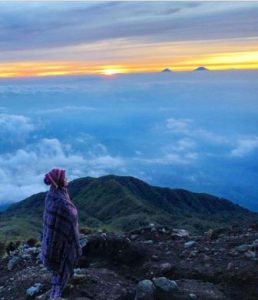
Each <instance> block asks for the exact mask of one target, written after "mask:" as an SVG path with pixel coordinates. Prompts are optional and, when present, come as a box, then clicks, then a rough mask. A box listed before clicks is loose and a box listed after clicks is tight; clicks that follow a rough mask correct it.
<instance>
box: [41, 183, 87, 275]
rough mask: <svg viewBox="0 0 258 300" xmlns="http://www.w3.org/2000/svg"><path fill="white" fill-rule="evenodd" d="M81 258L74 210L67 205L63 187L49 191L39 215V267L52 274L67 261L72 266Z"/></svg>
mask: <svg viewBox="0 0 258 300" xmlns="http://www.w3.org/2000/svg"><path fill="white" fill-rule="evenodd" d="M81 255H82V249H81V246H80V243H79V224H78V213H77V209H76V207H75V205H74V204H73V203H72V202H71V200H70V197H69V194H68V192H67V189H66V188H59V189H57V190H56V191H53V190H50V191H49V192H48V193H47V195H46V198H45V208H44V213H43V233H42V241H41V260H42V262H43V265H44V266H45V267H47V268H48V269H51V270H52V271H55V272H60V271H61V270H63V267H64V264H65V263H67V259H68V260H69V262H70V264H71V265H72V266H73V267H75V266H76V265H77V263H78V261H79V258H80V256H81ZM71 272H73V270H71Z"/></svg>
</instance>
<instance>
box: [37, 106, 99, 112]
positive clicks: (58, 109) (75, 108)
mask: <svg viewBox="0 0 258 300" xmlns="http://www.w3.org/2000/svg"><path fill="white" fill-rule="evenodd" d="M92 110H95V108H94V107H90V106H72V105H71V106H69V105H68V106H61V107H56V108H49V109H45V110H40V111H39V112H38V113H39V114H48V113H64V112H77V111H78V112H84V111H92Z"/></svg>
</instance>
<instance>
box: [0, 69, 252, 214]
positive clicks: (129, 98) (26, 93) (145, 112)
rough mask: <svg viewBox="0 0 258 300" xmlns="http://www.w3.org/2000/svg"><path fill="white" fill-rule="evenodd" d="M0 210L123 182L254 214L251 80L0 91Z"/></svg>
mask: <svg viewBox="0 0 258 300" xmlns="http://www.w3.org/2000/svg"><path fill="white" fill-rule="evenodd" d="M0 136H1V142H0V183H1V184H0V204H4V203H7V202H17V201H20V200H22V199H24V198H25V197H27V196H30V195H32V194H34V193H37V192H40V191H44V190H46V188H47V187H46V186H44V184H43V177H44V174H45V173H47V172H48V171H49V170H50V169H51V168H54V167H61V168H65V169H66V170H67V176H68V179H70V180H72V179H75V178H78V177H84V176H93V177H98V176H101V175H105V174H117V175H130V176H135V177H138V178H141V179H143V180H145V181H147V182H148V183H150V184H153V185H159V186H168V187H172V188H179V187H180V188H185V189H189V190H192V191H195V192H207V193H212V194H215V195H217V196H220V197H224V198H228V199H231V200H233V201H234V202H236V203H239V204H241V205H243V206H245V207H248V208H251V209H254V210H257V211H258V196H257V195H258V186H257V176H258V159H257V157H258V72H257V71H235V70H232V71H220V72H219V71H210V72H205V71H204V72H180V73H179V72H178V73H153V74H145V75H143V74H130V75H114V76H110V77H104V76H85V77H59V78H58V77H51V78H37V79H35V78H34V79H19V80H18V79H16V80H14V79H9V80H1V81H0Z"/></svg>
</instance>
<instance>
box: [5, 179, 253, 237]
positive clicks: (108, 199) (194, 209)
mask: <svg viewBox="0 0 258 300" xmlns="http://www.w3.org/2000/svg"><path fill="white" fill-rule="evenodd" d="M69 191H70V195H71V198H72V201H73V202H74V203H75V205H76V206H77V208H78V211H79V218H80V227H81V228H83V227H85V226H88V227H94V228H102V229H106V230H131V229H134V228H137V227H141V226H145V225H148V224H149V223H156V224H160V225H168V226H174V227H184V228H189V229H192V230H195V231H204V230H207V229H209V228H212V227H219V226H221V225H230V224H233V223H239V222H248V221H251V220H254V219H258V217H257V216H258V215H257V214H255V213H251V212H250V211H249V210H247V209H244V208H242V207H240V206H239V205H236V204H233V203H232V202H230V201H228V200H225V199H221V198H218V197H215V196H212V195H208V194H202V193H192V192H189V191H186V190H183V189H170V188H161V187H155V186H151V185H149V184H147V183H146V182H144V181H142V180H139V179H137V178H134V177H131V176H115V175H108V176H102V177H99V178H92V177H85V178H80V179H76V180H74V181H72V182H70V184H69ZM44 198H45V193H39V194H36V195H33V196H31V197H29V198H27V199H25V200H23V201H20V202H18V203H15V204H12V205H11V206H10V207H9V208H8V209H7V210H6V211H4V212H1V213H0V239H1V238H3V239H10V238H11V237H17V238H18V237H19V238H25V237H29V236H34V237H36V238H38V236H39V234H40V230H41V226H42V214H43V208H44Z"/></svg>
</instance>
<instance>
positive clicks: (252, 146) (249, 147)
mask: <svg viewBox="0 0 258 300" xmlns="http://www.w3.org/2000/svg"><path fill="white" fill-rule="evenodd" d="M255 150H258V136H254V137H245V138H242V139H240V140H239V141H238V145H237V147H236V148H235V149H233V150H232V151H231V155H232V156H235V157H243V156H246V155H249V154H251V153H253V152H254V151H255Z"/></svg>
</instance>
